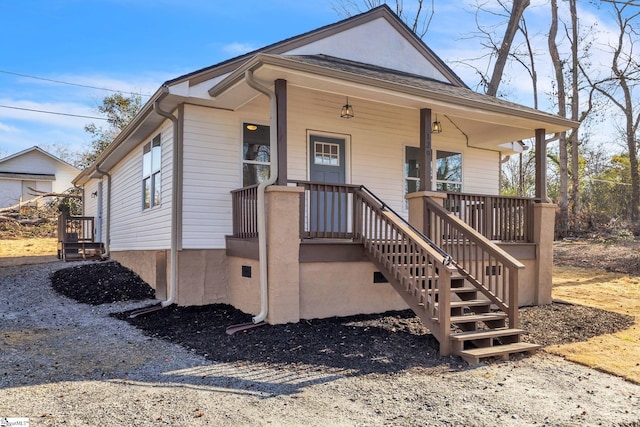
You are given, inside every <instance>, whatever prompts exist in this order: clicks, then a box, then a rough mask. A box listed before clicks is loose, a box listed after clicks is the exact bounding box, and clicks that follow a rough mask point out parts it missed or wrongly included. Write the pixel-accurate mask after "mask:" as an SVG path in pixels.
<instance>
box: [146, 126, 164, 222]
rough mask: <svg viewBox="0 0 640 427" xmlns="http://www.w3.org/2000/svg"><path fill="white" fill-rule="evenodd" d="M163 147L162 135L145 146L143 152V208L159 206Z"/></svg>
mask: <svg viewBox="0 0 640 427" xmlns="http://www.w3.org/2000/svg"><path fill="white" fill-rule="evenodd" d="M161 169H162V147H161V145H160V134H158V135H156V137H155V138H153V140H152V141H150V142H148V143H147V144H145V146H144V148H143V150H142V208H143V209H150V208H152V207H154V206H159V205H160V202H161V197H160V194H161V190H162V185H161V182H162V171H161Z"/></svg>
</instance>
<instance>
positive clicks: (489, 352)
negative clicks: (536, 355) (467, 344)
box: [458, 342, 541, 365]
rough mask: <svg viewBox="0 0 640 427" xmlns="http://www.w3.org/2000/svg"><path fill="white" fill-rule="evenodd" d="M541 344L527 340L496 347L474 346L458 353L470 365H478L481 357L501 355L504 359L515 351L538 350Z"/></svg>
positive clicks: (527, 351)
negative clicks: (527, 341)
mask: <svg viewBox="0 0 640 427" xmlns="http://www.w3.org/2000/svg"><path fill="white" fill-rule="evenodd" d="M540 347H541V346H540V345H538V344H530V343H526V342H518V343H513V344H505V345H497V346H495V347H485V348H473V349H470V350H462V351H460V352H459V353H458V356H460V357H461V358H462V359H463V360H465V361H466V362H467V363H468V364H470V365H477V364H478V363H480V359H483V358H486V357H494V356H501V357H502V359H504V360H507V359H509V355H510V354H513V353H525V352H526V353H529V352H534V351H536V350H538V349H539V348H540Z"/></svg>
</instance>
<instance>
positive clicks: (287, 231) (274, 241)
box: [265, 185, 304, 325]
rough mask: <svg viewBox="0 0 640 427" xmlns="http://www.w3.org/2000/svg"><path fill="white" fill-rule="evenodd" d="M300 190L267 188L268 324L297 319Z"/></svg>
mask: <svg viewBox="0 0 640 427" xmlns="http://www.w3.org/2000/svg"><path fill="white" fill-rule="evenodd" d="M303 192H304V188H303V187H287V186H279V185H278V186H276V185H272V186H270V187H267V188H266V193H265V199H266V202H265V204H266V218H267V260H268V263H269V266H268V269H267V271H268V276H269V314H268V315H267V323H269V324H271V325H275V324H280V323H290V322H292V323H295V322H298V321H299V320H300V261H299V259H300V230H299V229H298V227H297V225H298V224H299V223H300V218H299V217H298V215H300V201H301V197H300V195H301V194H302V193H303Z"/></svg>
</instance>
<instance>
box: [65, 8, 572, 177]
mask: <svg viewBox="0 0 640 427" xmlns="http://www.w3.org/2000/svg"><path fill="white" fill-rule="evenodd" d="M389 29H390V30H391V32H390V33H384V31H388V30H389ZM376 31H377V32H376ZM354 34H355V35H356V38H357V39H358V40H359V43H360V44H353V45H349V46H348V48H347V49H342V46H343V45H344V44H345V43H343V42H344V41H345V40H347V41H349V37H350V36H353V35H354ZM372 34H376V35H378V34H380V35H381V36H383V37H384V40H385V41H386V40H387V38H392V39H393V43H395V44H387V45H386V47H385V50H384V52H382V54H380V55H378V56H377V58H372V59H371V62H373V63H374V64H377V65H372V64H369V63H364V62H358V61H356V60H353V59H354V58H353V57H352V56H348V57H349V58H351V59H343V58H338V57H336V56H335V55H334V56H329V55H326V54H325V55H321V54H319V53H325V52H323V51H324V50H325V49H326V50H329V51H330V52H332V51H339V52H341V53H345V54H347V55H350V54H351V53H354V52H355V53H356V55H355V56H358V55H360V56H362V52H360V50H359V49H356V50H354V49H353V47H354V46H362V44H363V43H367V42H369V43H368V44H367V46H366V47H367V49H369V50H367V51H365V59H364V60H365V61H367V62H368V61H369V57H368V56H366V55H368V54H369V53H372V55H373V56H376V54H378V53H380V52H377V51H376V50H375V48H376V45H375V44H373V43H370V40H369V39H368V38H367V37H368V36H369V37H370V36H371V35H372ZM335 46H338V47H337V48H334V47H335ZM396 47H400V48H401V49H404V50H403V52H404V54H400V57H402V58H404V59H405V61H404V62H406V63H409V64H410V65H409V66H407V67H404V68H403V69H405V71H404V72H403V71H398V70H396V69H390V68H385V66H382V65H380V64H381V63H384V64H391V66H392V67H394V68H395V64H397V63H398V64H399V63H403V61H398V58H397V57H396V56H394V55H395V53H396V52H397V51H396V50H394V48H396ZM372 49H373V50H372ZM310 52H311V53H310ZM385 52H386V53H387V54H385ZM407 52H409V53H410V55H409V56H407V55H406V54H407ZM403 55H404V56H403ZM407 58H408V60H406V59H407ZM360 60H361V59H360ZM412 61H415V62H416V63H417V66H416V64H411V62H412ZM402 67H403V66H399V67H398V68H402ZM412 67H413V69H416V67H417V69H418V72H419V73H420V74H416V73H411V72H406V68H412ZM423 67H424V68H423ZM423 69H424V73H423V71H422V70H423ZM245 71H252V72H254V73H256V77H259V78H260V79H261V80H263V81H272V82H273V81H275V80H276V79H285V80H287V81H290V82H291V83H292V84H298V85H302V86H304V85H307V84H308V85H307V86H306V87H309V88H315V89H318V90H323V91H329V92H331V91H333V92H334V93H345V92H346V93H349V94H350V96H351V95H352V93H351V92H353V95H354V98H357V96H358V94H359V95H360V96H362V97H366V98H370V99H372V100H375V101H378V102H384V103H388V104H394V105H399V106H402V107H407V108H418V109H422V108H431V109H434V110H436V111H437V112H440V113H441V114H449V116H446V117H447V118H449V120H451V121H452V122H453V121H454V120H455V122H453V125H454V126H455V127H456V128H458V130H459V131H460V132H461V133H462V134H463V135H464V136H465V137H466V138H467V140H469V136H470V133H469V132H466V131H465V130H466V129H472V130H473V132H474V134H475V135H473V136H479V140H481V143H482V144H495V143H496V142H498V141H499V140H502V142H504V141H505V140H507V141H515V140H518V139H523V138H528V137H530V136H532V135H530V131H531V129H534V128H536V129H537V128H546V129H547V130H548V131H549V132H559V131H560V130H566V129H569V128H571V127H574V125H575V123H574V122H572V121H571V120H568V119H564V118H561V117H558V116H555V115H552V114H548V113H544V112H541V111H539V110H535V109H531V108H528V107H524V106H521V105H518V104H514V103H511V102H508V101H504V100H501V99H497V98H494V97H490V96H487V95H483V94H479V93H476V92H474V91H472V90H471V89H469V88H468V87H467V86H466V85H465V84H464V83H463V82H462V79H460V77H458V76H457V75H456V74H455V73H454V72H453V71H452V70H451V69H450V68H449V67H448V66H447V65H446V64H445V63H444V62H443V61H442V60H441V59H440V58H439V57H438V56H436V55H435V53H433V51H431V49H429V48H428V47H427V46H426V45H425V44H424V42H423V41H422V40H421V39H420V38H418V37H417V36H416V35H415V34H414V33H413V32H412V31H411V30H410V29H409V27H407V25H406V24H404V22H402V20H400V18H398V16H397V15H395V13H393V11H392V10H391V9H390V8H389V7H388V6H387V5H384V4H383V5H382V6H379V7H377V8H375V9H372V10H370V11H368V12H365V13H362V14H360V15H356V16H353V17H351V18H347V19H345V20H342V21H339V22H337V23H334V24H330V25H327V26H324V27H321V28H318V29H316V30H313V31H310V32H307V33H304V34H302V35H299V36H295V37H292V38H289V39H286V40H283V41H280V42H277V43H274V44H271V45H269V46H266V47H263V48H261V49H258V50H256V51H253V52H249V53H247V54H244V55H241V56H238V57H235V58H232V59H229V60H227V61H223V62H220V63H218V64H216V65H213V66H211V67H206V68H203V69H200V70H196V71H194V72H192V73H188V74H185V75H183V76H180V77H178V78H176V79H173V80H168V81H167V82H165V83H164V84H163V85H162V86H161V87H160V88H159V89H158V90H157V91H156V92H155V93H154V95H153V96H152V97H151V98H150V99H149V100H148V101H147V102H146V104H145V105H144V106H143V107H142V109H141V111H140V112H139V113H138V114H137V115H136V116H135V117H134V119H133V120H132V121H131V122H130V123H129V124H128V125H127V126H126V127H125V129H124V130H123V131H122V132H121V133H120V134H119V135H118V136H117V137H116V138H115V139H114V141H113V142H112V143H111V144H110V145H109V146H108V147H107V149H106V150H105V151H104V152H103V153H102V154H101V155H100V156H99V157H98V158H97V159H96V161H95V162H94V163H93V165H92V166H91V167H89V168H87V169H86V170H85V171H83V172H82V173H81V174H80V175H79V176H78V177H76V179H75V180H74V183H76V184H77V183H84V182H86V180H87V179H89V178H90V177H98V176H101V175H102V174H103V172H102V171H103V170H109V169H110V168H111V167H112V166H113V165H115V164H116V163H117V162H118V161H119V160H120V159H121V158H122V157H123V156H125V155H126V154H127V153H128V152H129V151H130V150H131V149H133V148H134V147H135V146H136V145H137V144H139V143H141V142H142V141H143V140H144V138H147V137H148V136H149V134H150V133H151V132H153V131H155V130H156V129H157V128H158V127H159V126H160V125H161V124H162V123H163V122H164V121H165V120H166V117H165V115H163V114H160V113H156V114H154V111H155V110H156V106H157V107H159V106H160V103H162V110H164V111H173V110H175V109H176V108H177V107H178V106H179V105H180V104H183V103H193V104H197V105H204V106H210V107H215V108H223V109H231V110H235V109H237V108H240V107H242V105H244V104H245V103H246V102H249V101H250V100H251V99H253V98H255V97H256V96H259V93H257V92H256V91H255V90H254V89H252V88H250V87H249V86H248V85H247V83H246V80H245V76H244V73H245ZM429 74H433V75H434V76H436V77H437V78H428V77H425V76H426V75H429ZM329 86H331V87H330V88H329ZM381 89H382V90H381ZM532 126H535V127H532Z"/></svg>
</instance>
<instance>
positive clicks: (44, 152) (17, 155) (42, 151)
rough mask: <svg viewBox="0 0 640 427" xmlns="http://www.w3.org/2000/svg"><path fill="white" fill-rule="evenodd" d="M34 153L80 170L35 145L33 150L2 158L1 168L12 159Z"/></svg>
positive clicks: (0, 160) (29, 149)
mask: <svg viewBox="0 0 640 427" xmlns="http://www.w3.org/2000/svg"><path fill="white" fill-rule="evenodd" d="M33 151H35V152H38V153H40V154H43V155H45V156H47V157H49V158H50V159H52V160H55V161H56V162H58V163H62V164H63V165H65V166H68V167H70V168H73V169H75V170H79V169H78V168H76V167H75V166H73V165H71V164H69V163H67V162H65V161H64V160H62V159H61V158H59V157H56V156H54V155H53V154H51V153H49V152H47V151H44V150H43V149H42V148H40V147H38V146H37V145H34V146H33V147H31V148H27V149H25V150H22V151H19V152H17V153H14V154H11V155H9V156H7V157H3V158H1V159H0V168H1V167H2V163H5V162H8V161H9V160H11V159H15V158H17V157H21V156H24V155H25V154H28V153H31V152H33Z"/></svg>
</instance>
